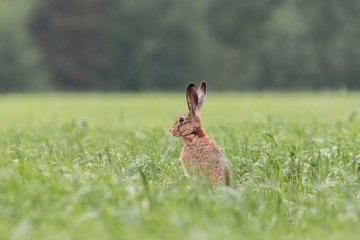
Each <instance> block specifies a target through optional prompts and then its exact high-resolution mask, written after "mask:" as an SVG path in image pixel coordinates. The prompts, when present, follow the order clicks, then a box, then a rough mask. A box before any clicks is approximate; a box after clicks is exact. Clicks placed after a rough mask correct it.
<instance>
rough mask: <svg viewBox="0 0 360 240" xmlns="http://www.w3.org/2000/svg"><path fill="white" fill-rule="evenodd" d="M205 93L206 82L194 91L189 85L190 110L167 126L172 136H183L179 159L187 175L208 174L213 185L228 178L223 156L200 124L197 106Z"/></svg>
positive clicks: (203, 98)
mask: <svg viewBox="0 0 360 240" xmlns="http://www.w3.org/2000/svg"><path fill="white" fill-rule="evenodd" d="M205 96H206V84H205V83H204V82H202V83H201V86H200V87H199V89H198V90H197V91H196V88H195V85H193V84H190V85H189V87H188V90H187V101H188V107H189V110H190V111H189V113H188V114H187V115H183V116H180V118H179V119H178V120H177V121H176V122H175V123H174V125H173V126H172V128H171V129H170V131H171V133H172V135H173V136H176V137H182V138H183V140H184V147H183V149H182V152H181V159H182V163H183V167H184V170H185V172H186V174H189V175H198V176H203V177H208V178H209V180H210V182H211V183H212V185H225V184H226V183H227V180H229V178H230V175H231V174H230V168H229V165H228V163H227V161H226V158H225V157H224V155H223V154H222V152H221V150H220V149H219V147H218V146H217V145H216V143H215V142H214V141H213V140H212V139H210V138H209V137H208V136H207V134H206V133H205V129H204V128H203V127H202V123H201V119H200V109H201V106H202V104H203V102H204V100H205Z"/></svg>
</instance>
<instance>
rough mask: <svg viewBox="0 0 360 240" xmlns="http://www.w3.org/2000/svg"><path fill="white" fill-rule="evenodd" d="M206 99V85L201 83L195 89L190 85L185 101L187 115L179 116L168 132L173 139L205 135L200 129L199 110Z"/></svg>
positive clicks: (201, 128)
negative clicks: (187, 109) (187, 110)
mask: <svg viewBox="0 0 360 240" xmlns="http://www.w3.org/2000/svg"><path fill="white" fill-rule="evenodd" d="M205 97H206V83H205V82H201V84H200V86H199V87H198V88H196V86H195V85H194V84H190V85H189V86H188V88H187V90H186V101H187V105H188V108H189V113H188V114H184V115H181V116H180V117H179V118H178V119H177V120H176V122H175V123H174V125H173V126H172V127H171V129H170V132H171V134H172V135H173V136H174V137H186V136H188V135H191V134H193V135H197V136H199V137H200V136H203V135H205V130H204V129H203V127H202V124H201V119H200V110H201V107H202V105H203V104H204V101H205Z"/></svg>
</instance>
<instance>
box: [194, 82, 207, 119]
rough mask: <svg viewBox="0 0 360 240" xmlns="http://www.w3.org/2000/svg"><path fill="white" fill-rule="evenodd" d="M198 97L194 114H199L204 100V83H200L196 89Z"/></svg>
mask: <svg viewBox="0 0 360 240" xmlns="http://www.w3.org/2000/svg"><path fill="white" fill-rule="evenodd" d="M197 95H198V104H197V105H196V112H200V110H201V107H202V105H203V104H204V102H205V98H206V82H201V83H200V86H199V88H198V89H197Z"/></svg>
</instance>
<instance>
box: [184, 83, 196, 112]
mask: <svg viewBox="0 0 360 240" xmlns="http://www.w3.org/2000/svg"><path fill="white" fill-rule="evenodd" d="M186 101H187V104H188V108H189V112H191V114H193V115H196V106H197V105H198V94H197V90H196V86H195V85H194V84H193V83H191V84H190V85H189V86H188V87H187V90H186Z"/></svg>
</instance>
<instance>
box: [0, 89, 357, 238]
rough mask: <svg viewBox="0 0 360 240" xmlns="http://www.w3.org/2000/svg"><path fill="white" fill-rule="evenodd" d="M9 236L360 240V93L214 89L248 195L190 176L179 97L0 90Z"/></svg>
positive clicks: (219, 130)
mask: <svg viewBox="0 0 360 240" xmlns="http://www.w3.org/2000/svg"><path fill="white" fill-rule="evenodd" d="M0 110H1V113H0V114H1V115H0V239H30V240H31V239H62V240H64V239H174V240H175V239H197V240H201V239H206V240H211V239H358V236H360V228H359V223H360V220H359V218H360V178H359V177H360V116H359V114H360V112H359V110H360V94H359V93H346V92H344V93H327V92H324V93H227V94H225V93H222V94H219V93H211V92H209V93H208V96H207V100H206V102H205V105H204V107H203V111H202V118H203V123H204V126H205V128H206V130H207V133H208V134H209V135H210V136H211V137H212V138H213V139H214V140H215V141H216V142H217V143H218V145H219V146H220V147H221V148H222V150H223V152H224V153H225V155H226V157H227V159H228V160H229V163H230V165H231V168H232V172H233V176H234V178H235V179H236V180H237V181H238V182H239V184H240V188H238V187H219V188H215V189H211V188H210V187H209V185H208V184H207V183H206V181H204V180H203V179H199V178H196V177H186V176H184V173H183V169H182V167H181V162H180V160H179V157H180V151H181V147H182V140H181V139H174V138H172V137H171V136H170V134H169V132H168V130H169V128H170V127H171V125H172V124H173V122H174V121H175V120H176V118H177V117H178V115H180V114H183V113H185V112H187V107H186V102H185V96H184V94H180V93H169V94H165V93H158V94H155V93H143V94H121V93H119V94H37V95H36V94H33V95H31V94H25V95H16V94H9V95H0Z"/></svg>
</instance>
